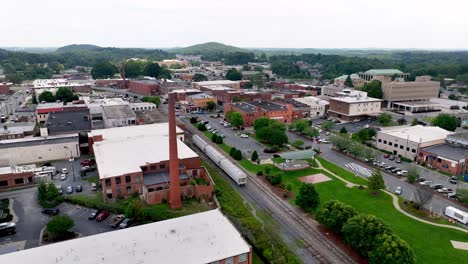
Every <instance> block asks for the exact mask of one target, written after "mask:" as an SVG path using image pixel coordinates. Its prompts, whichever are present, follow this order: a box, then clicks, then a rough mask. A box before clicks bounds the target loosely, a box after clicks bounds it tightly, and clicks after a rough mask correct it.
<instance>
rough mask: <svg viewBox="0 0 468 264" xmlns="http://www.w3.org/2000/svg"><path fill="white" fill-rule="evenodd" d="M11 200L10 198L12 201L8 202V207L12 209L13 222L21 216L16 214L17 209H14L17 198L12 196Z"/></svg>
mask: <svg viewBox="0 0 468 264" xmlns="http://www.w3.org/2000/svg"><path fill="white" fill-rule="evenodd" d="M9 200H10V202H9V204H8V209H10V214H11V215H12V216H13V219H11V222H12V223H17V222H18V220H19V218H18V216H17V215H16V213H15V210H13V204H14V202H15V199H12V198H10V199H9Z"/></svg>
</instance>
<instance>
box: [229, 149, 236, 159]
mask: <svg viewBox="0 0 468 264" xmlns="http://www.w3.org/2000/svg"><path fill="white" fill-rule="evenodd" d="M236 152H237V149H236V148H231V150H230V151H229V156H231V157H234V153H236Z"/></svg>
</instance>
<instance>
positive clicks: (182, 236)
mask: <svg viewBox="0 0 468 264" xmlns="http://www.w3.org/2000/svg"><path fill="white" fill-rule="evenodd" d="M248 252H250V246H249V245H248V244H247V242H245V241H244V240H243V239H242V237H241V235H240V234H239V232H238V231H237V230H236V229H235V227H234V226H233V225H232V224H231V223H230V222H229V220H228V219H227V218H226V217H225V216H224V215H223V214H222V213H221V212H220V211H218V210H211V211H207V212H203V213H197V214H193V215H188V216H184V217H178V218H174V219H170V220H165V221H160V222H156V223H151V224H146V225H141V226H135V227H131V228H128V229H121V230H117V231H112V232H106V233H102V234H98V235H93V236H87V237H83V238H78V239H73V240H68V241H64V242H60V243H55V244H51V245H47V246H42V247H37V248H33V249H27V250H22V251H18V252H14V253H10V254H4V255H0V263H17V264H23V263H32V262H34V263H36V264H49V263H54V264H78V263H79V264H95V263H100V264H116V263H164V264H180V263H211V262H215V261H218V260H222V259H225V258H228V257H232V256H237V255H240V254H245V253H248Z"/></svg>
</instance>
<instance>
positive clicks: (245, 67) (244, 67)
mask: <svg viewBox="0 0 468 264" xmlns="http://www.w3.org/2000/svg"><path fill="white" fill-rule="evenodd" d="M242 70H243V71H250V70H252V68H251V67H250V65H248V64H245V65H244V66H242Z"/></svg>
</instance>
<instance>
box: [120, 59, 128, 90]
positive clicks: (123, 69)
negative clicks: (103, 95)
mask: <svg viewBox="0 0 468 264" xmlns="http://www.w3.org/2000/svg"><path fill="white" fill-rule="evenodd" d="M120 75H121V76H122V87H121V88H122V89H126V88H127V83H126V81H125V63H122V65H121V66H120Z"/></svg>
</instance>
